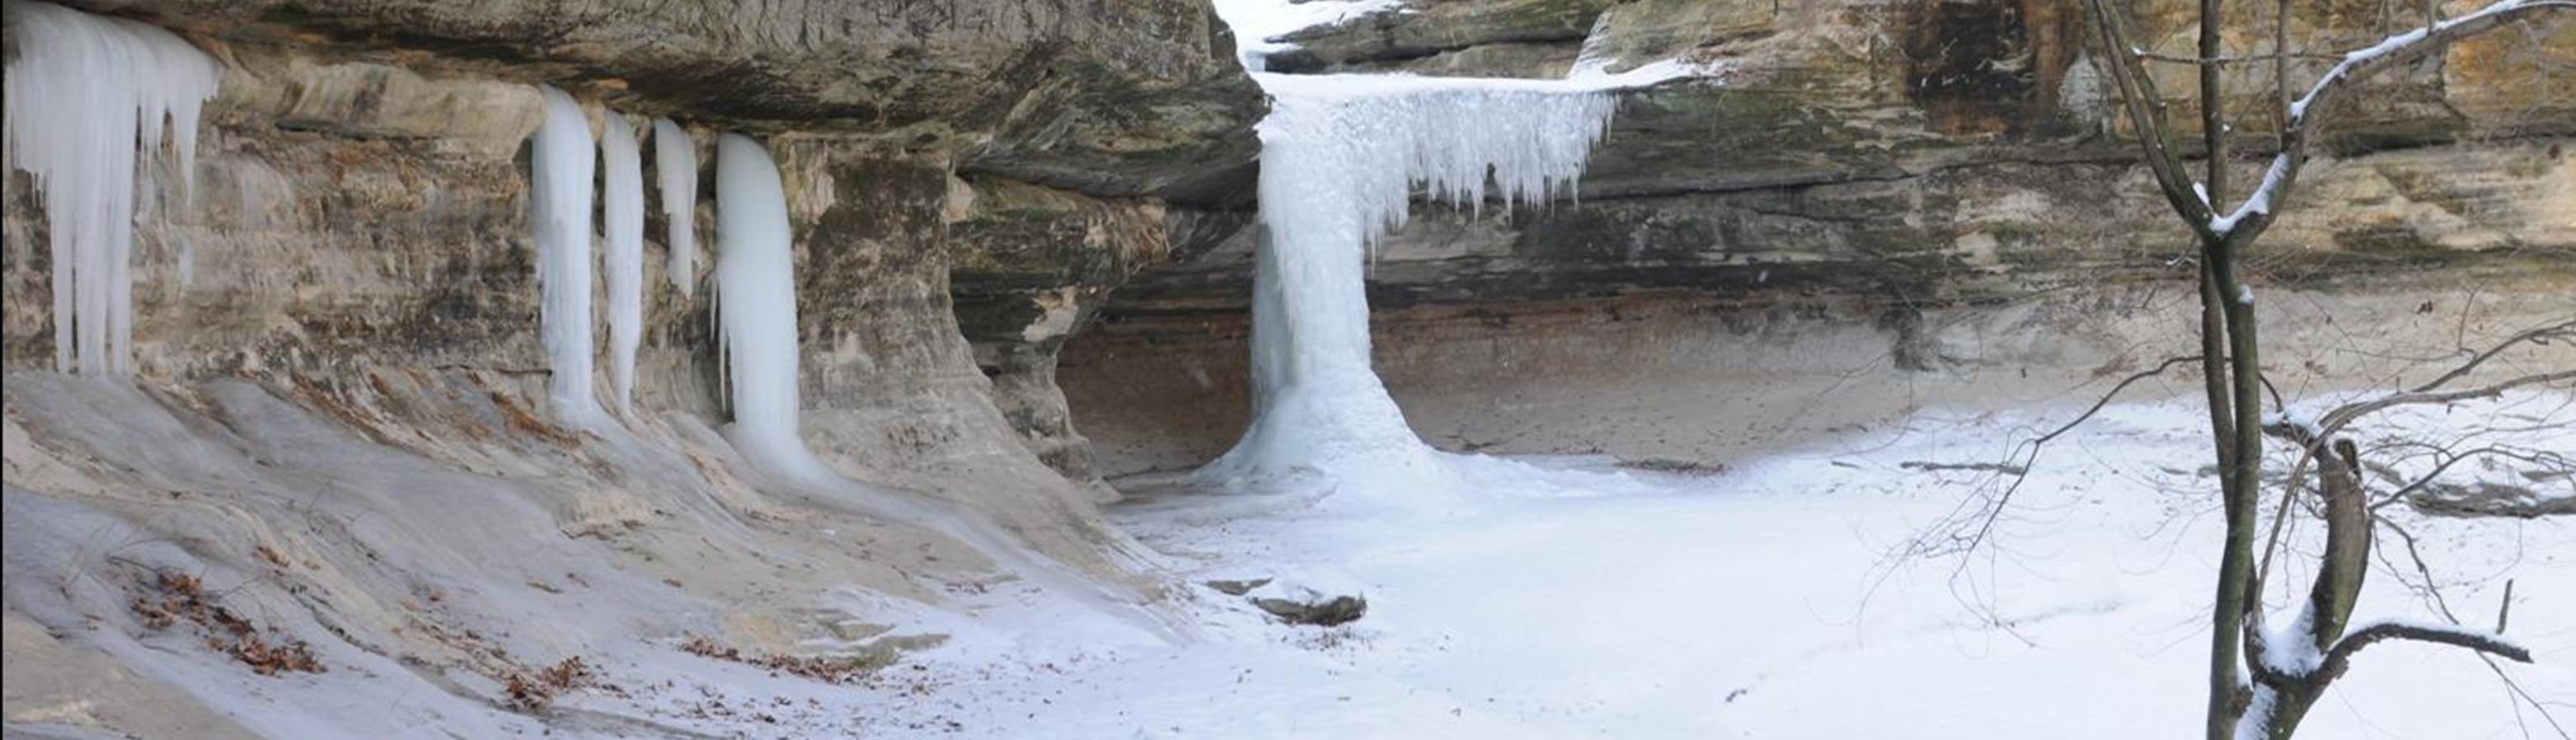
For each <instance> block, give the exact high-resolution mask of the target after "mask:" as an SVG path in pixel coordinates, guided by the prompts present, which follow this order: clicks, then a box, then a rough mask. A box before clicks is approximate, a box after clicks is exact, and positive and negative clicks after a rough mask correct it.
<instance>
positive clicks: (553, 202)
mask: <svg viewBox="0 0 2576 740" xmlns="http://www.w3.org/2000/svg"><path fill="white" fill-rule="evenodd" d="M543 93H544V95H545V109H546V118H545V123H543V124H541V125H539V126H538V127H537V139H536V144H535V153H534V159H533V161H532V162H531V163H530V165H529V166H530V168H531V169H532V170H533V171H532V172H530V173H529V177H528V179H529V181H530V190H531V193H530V196H529V197H530V200H531V201H532V205H534V206H535V213H534V214H533V216H534V219H533V220H534V221H535V225H536V230H537V234H536V237H537V287H538V289H539V291H540V300H539V309H540V311H541V313H542V323H543V327H544V333H545V340H546V355H547V356H548V358H549V359H550V360H551V362H550V365H551V369H552V371H553V373H554V377H553V379H552V380H551V381H550V382H549V384H548V389H547V390H548V393H549V395H551V396H552V397H553V401H554V407H555V414H556V415H557V416H558V417H560V418H562V419H563V420H565V421H568V422H571V423H575V424H587V423H590V422H592V421H595V420H596V419H597V418H598V416H599V401H598V397H597V396H595V395H593V393H592V391H591V384H592V380H591V335H590V321H591V318H590V263H591V247H590V241H591V229H590V216H591V212H590V196H591V185H592V178H591V175H592V172H593V167H594V166H595V165H596V164H597V162H598V161H599V160H598V154H599V152H598V150H597V149H595V148H593V147H592V146H591V140H590V119H588V118H587V117H585V116H583V115H582V111H581V105H580V104H577V103H574V102H573V100H572V96H570V95H565V94H564V92H563V91H562V90H557V89H554V88H553V87H551V86H546V87H544V88H543Z"/></svg>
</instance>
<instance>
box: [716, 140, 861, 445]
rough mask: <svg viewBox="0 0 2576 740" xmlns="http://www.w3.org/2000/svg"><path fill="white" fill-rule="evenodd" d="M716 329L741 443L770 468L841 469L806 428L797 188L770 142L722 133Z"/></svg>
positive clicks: (718, 175)
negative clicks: (772, 154)
mask: <svg viewBox="0 0 2576 740" xmlns="http://www.w3.org/2000/svg"><path fill="white" fill-rule="evenodd" d="M716 238H717V239H718V240H719V241H721V242H722V244H723V245H724V250H723V251H722V252H721V253H719V254H718V255H717V257H716V282H715V286H716V335H717V338H718V343H719V346H721V347H722V348H723V351H724V363H725V365H724V367H725V387H726V390H727V392H728V393H729V394H730V395H729V396H728V397H729V398H731V399H732V401H733V418H734V422H733V427H732V428H731V430H730V432H731V437H732V439H733V443H734V447H736V448H739V449H741V450H742V453H743V456H744V457H747V458H750V459H751V461H752V462H753V463H754V464H756V465H759V466H761V467H763V468H764V469H768V470H772V471H777V472H780V473H783V474H786V475H788V476H789V477H794V478H799V479H803V480H806V481H807V482H816V481H825V480H830V479H831V478H832V476H831V474H830V473H829V472H828V471H826V470H825V469H824V467H823V465H822V463H820V462H818V461H816V460H815V459H814V456H813V454H812V453H811V452H809V451H807V450H806V448H805V439H804V437H803V436H801V435H800V434H799V432H798V430H797V424H798V419H797V416H798V411H797V409H798V394H797V389H796V370H797V359H796V290H795V287H796V276H795V262H796V256H795V250H794V248H793V244H794V242H793V241H792V240H791V238H790V236H789V234H788V226H787V195H786V191H785V189H784V188H782V187H781V186H780V185H779V180H778V163H777V162H775V161H772V160H771V159H770V158H769V149H768V148H766V147H763V146H761V145H760V142H757V141H753V140H751V138H750V137H747V136H743V135H741V134H725V135H723V136H721V137H719V138H717V139H716Z"/></svg>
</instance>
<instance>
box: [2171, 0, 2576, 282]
mask: <svg viewBox="0 0 2576 740" xmlns="http://www.w3.org/2000/svg"><path fill="white" fill-rule="evenodd" d="M2547 10H2576V0H2498V1H2497V2H2495V3H2492V4H2489V5H2487V6H2486V7H2483V8H2479V9H2478V10H2477V11H2475V12H2472V13H2469V14H2467V15H2463V16H2460V17H2457V18H2453V19H2450V20H2446V21H2436V22H2433V23H2430V24H2428V25H2425V26H2422V27H2419V28H2415V29H2413V30H2409V31H2406V32H2405V33H2399V34H2395V35H2392V36H2389V37H2388V38H2385V39H2381V40H2380V41H2379V43H2376V44H2372V45H2370V46H2369V47H2367V48H2363V49H2359V50H2355V51H2352V52H2349V53H2346V54H2344V55H2343V57H2342V59H2341V61H2338V62H2336V63H2335V65H2334V67H2333V68H2331V69H2328V70H2326V73H2325V74H2324V75H2323V76H2320V77H2318V78H2317V81H2316V84H2314V85H2310V86H2309V87H2308V92H2307V94H2306V95H2301V96H2299V98H2298V99H2297V100H2294V101H2291V102H2290V104H2289V115H2288V117H2287V118H2285V119H2283V124H2282V128H2281V130H2282V144H2281V153H2280V154H2279V155H2277V156H2275V157H2273V158H2272V166H2271V168H2270V169H2268V170H2266V171H2265V172H2264V173H2263V184H2261V185H2259V186H2256V187H2255V189H2254V192H2253V194H2252V195H2250V196H2248V197H2247V198H2246V199H2245V203H2244V204H2243V205H2239V206H2237V207H2236V210H2235V211H2233V212H2230V213H2228V214H2227V215H2224V216H2219V215H2212V216H2211V217H2210V219H2209V222H2208V224H2207V226H2208V229H2209V231H2210V232H2211V233H2213V234H2215V235H2217V236H2219V237H2222V238H2227V237H2231V236H2232V235H2233V234H2234V233H2235V232H2236V231H2237V230H2238V229H2240V228H2249V227H2250V228H2251V229H2252V230H2255V231H2260V230H2261V229H2262V228H2263V226H2264V225H2267V224H2268V223H2269V221H2270V219H2269V217H2270V215H2271V214H2272V213H2273V211H2274V208H2275V207H2276V205H2277V204H2278V203H2280V202H2281V200H2282V199H2283V198H2284V197H2285V194H2286V192H2287V191H2288V190H2289V188H2290V184H2291V183H2292V182H2293V181H2295V180H2297V179H2298V174H2299V167H2300V166H2301V165H2303V164H2305V163H2306V160H2307V154H2306V149H2307V144H2308V141H2309V140H2310V138H2311V126H2310V123H2311V121H2310V115H2311V114H2315V113H2320V112H2322V111H2324V110H2325V105H2326V104H2327V103H2328V102H2329V101H2331V100H2332V99H2333V98H2334V96H2335V95H2336V94H2338V93H2339V92H2341V91H2342V90H2343V89H2344V88H2345V87H2347V86H2349V85H2350V84H2351V83H2353V82H2355V81H2358V80H2362V79H2365V78H2368V77H2370V76H2372V75H2376V74H2379V73H2380V72H2382V71H2385V70H2387V69H2390V68H2394V67H2398V66H2401V65H2404V64H2406V63H2408V62H2412V61H2414V60H2416V59H2419V58H2422V57H2424V56H2426V55H2429V54H2432V53H2434V52H2438V51H2440V50H2442V49H2444V48H2448V47H2449V46H2450V45H2451V44H2454V43H2458V42H2459V41H2460V40H2462V39H2466V38H2469V37H2472V36H2476V35H2478V34H2481V33H2485V32H2487V31H2489V30H2493V29H2495V28H2496V27H2497V26H2501V25H2503V24H2505V23H2507V22H2510V21H2513V20H2515V19H2518V18H2520V17H2522V16H2524V15H2528V14H2531V13H2537V12H2541V11H2547Z"/></svg>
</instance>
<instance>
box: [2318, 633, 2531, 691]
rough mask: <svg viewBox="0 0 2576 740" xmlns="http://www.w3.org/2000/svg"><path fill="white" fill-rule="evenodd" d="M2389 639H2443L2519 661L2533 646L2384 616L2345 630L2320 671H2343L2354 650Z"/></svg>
mask: <svg viewBox="0 0 2576 740" xmlns="http://www.w3.org/2000/svg"><path fill="white" fill-rule="evenodd" d="M2387 640H2414V641H2417V642H2431V643H2439V644H2443V645H2451V646H2455V647H2464V648H2468V649H2470V650H2475V651H2477V652H2481V653H2486V654H2488V655H2494V656H2497V657H2501V658H2504V659H2506V660H2510V661H2513V662H2516V663H2529V662H2531V650H2530V649H2529V648H2525V647H2523V646H2521V645H2518V644H2515V643H2514V642H2513V641H2511V640H2507V639H2505V637H2504V635H2503V634H2501V633H2497V632H2491V631H2487V630H2482V629H2473V628H2469V627H2462V626H2459V625H2456V624H2446V623H2442V622H2431V621H2425V620H2420V619H2381V620H2376V621H2372V622H2368V623H2364V624H2361V625H2358V626H2355V627H2353V628H2352V630H2350V631H2348V632H2345V633H2344V636H2343V639H2340V640H2336V641H2335V645H2334V648H2333V649H2331V650H2327V651H2326V655H2325V660H2324V661H2323V662H2322V663H2321V664H2320V665H2319V667H2318V668H2317V671H2318V675H2321V676H2327V677H2332V676H2337V675H2341V674H2342V673H2343V671H2344V669H2345V668H2346V667H2348V666H2349V665H2350V664H2351V663H2352V656H2353V654H2354V653H2358V652H2361V649H2362V648H2366V647H2370V646H2371V645H2372V644H2374V643H2378V642H2383V641H2387Z"/></svg>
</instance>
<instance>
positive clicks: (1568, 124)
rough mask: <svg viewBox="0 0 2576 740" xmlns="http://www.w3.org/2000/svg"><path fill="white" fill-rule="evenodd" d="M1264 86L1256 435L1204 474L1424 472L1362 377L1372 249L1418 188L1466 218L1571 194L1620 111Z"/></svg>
mask: <svg viewBox="0 0 2576 740" xmlns="http://www.w3.org/2000/svg"><path fill="white" fill-rule="evenodd" d="M1260 77H1262V78H1263V83H1264V87H1266V88H1267V89H1268V90H1269V92H1270V93H1271V97H1272V103H1271V112H1270V115H1269V117H1268V118H1266V119H1264V120H1263V121H1262V122H1261V141H1262V152H1261V181H1260V191H1259V192H1260V196H1259V197H1260V207H1261V234H1260V238H1261V242H1260V245H1259V247H1258V249H1257V255H1258V256H1257V262H1256V267H1255V272H1254V275H1253V363H1252V365H1253V386H1254V407H1253V415H1254V416H1253V423H1252V426H1251V428H1250V429H1248V430H1247V431H1246V432H1245V433H1244V437H1243V439H1242V440H1241V441H1240V442H1238V443H1236V446H1235V447H1234V449H1233V450H1232V451H1230V452H1228V453H1226V455H1225V456H1224V457H1223V458H1220V459H1218V460H1217V461H1216V462H1215V463H1212V464H1210V465H1209V466H1208V467H1207V468H1205V469H1203V470H1202V471H1201V477H1202V478H1203V479H1214V480H1224V479H1234V478H1241V477H1252V476H1263V475H1273V474H1278V473H1285V472H1289V471H1292V470H1297V469H1301V468H1302V469H1308V470H1316V471H1322V472H1326V473H1332V474H1343V475H1367V474H1374V473H1377V472H1383V471H1386V470H1387V469H1388V468H1389V467H1394V468H1421V467H1423V466H1424V464H1425V462H1426V461H1427V460H1429V455H1430V450H1429V448H1428V447H1427V446H1426V445H1424V444H1423V443H1422V442H1421V441H1420V440H1419V439H1418V438H1416V437H1415V436H1414V434H1413V432H1412V430H1411V429H1410V428H1409V427H1407V426H1406V425H1405V422H1404V415H1403V413H1402V412H1401V411H1399V410H1398V409H1397V408H1396V405H1395V402H1394V400H1393V399H1391V398H1390V397H1388V396H1387V392H1386V387H1385V385H1384V384H1382V383H1381V382H1380V381H1379V380H1378V378H1377V374H1376V373H1375V372H1374V371H1373V370H1372V369H1371V368H1370V367H1369V333H1368V330H1369V327H1368V300H1367V296H1366V275H1365V270H1366V266H1367V259H1368V256H1369V253H1370V251H1371V249H1372V248H1373V246H1374V245H1375V243H1376V241H1377V239H1379V238H1380V237H1382V236H1383V235H1385V234H1387V233H1388V232H1390V231H1392V230H1394V229H1397V228H1400V227H1402V226H1403V225H1404V222H1405V219H1406V218H1407V215H1408V211H1407V206H1408V205H1409V202H1410V200H1411V198H1412V195H1413V193H1414V190H1415V187H1416V186H1427V187H1428V189H1429V194H1430V195H1431V197H1433V198H1435V199H1439V200H1444V201H1447V202H1449V203H1451V204H1453V205H1456V206H1460V207H1464V208H1470V209H1473V208H1481V207H1482V205H1483V203H1484V202H1485V200H1486V199H1487V198H1489V197H1498V198H1499V199H1500V200H1501V201H1502V202H1503V204H1504V205H1505V207H1509V206H1510V205H1512V204H1515V203H1526V202H1536V201H1542V200H1546V199H1548V198H1551V197H1554V196H1557V195H1559V194H1561V193H1568V192H1570V191H1571V190H1572V187H1573V185H1574V182H1575V180H1576V178H1577V177H1579V176H1580V175H1581V174H1582V173H1583V165H1584V161H1585V158H1586V157H1587V156H1588V155H1589V153H1590V151H1591V147H1592V145H1593V144H1594V143H1595V142H1598V141H1599V140H1600V139H1601V136H1602V135H1603V133H1604V132H1605V131H1606V129H1607V127H1608V125H1609V120H1610V115H1611V113H1612V112H1613V111H1614V110H1615V109H1616V106H1617V101H1616V100H1615V99H1614V98H1613V97H1612V96H1610V95H1609V94H1608V93H1605V92H1600V91H1597V90H1583V89H1571V88H1565V87H1562V86H1550V85H1544V84H1534V85H1516V84H1507V83H1492V82H1485V81H1464V82H1460V81H1423V80H1417V79H1409V78H1358V77H1324V78H1289V77H1284V76H1279V75H1261V76H1260ZM1362 467H1365V468H1366V469H1367V472H1363V471H1362V470H1360V469H1358V468H1362Z"/></svg>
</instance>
